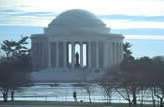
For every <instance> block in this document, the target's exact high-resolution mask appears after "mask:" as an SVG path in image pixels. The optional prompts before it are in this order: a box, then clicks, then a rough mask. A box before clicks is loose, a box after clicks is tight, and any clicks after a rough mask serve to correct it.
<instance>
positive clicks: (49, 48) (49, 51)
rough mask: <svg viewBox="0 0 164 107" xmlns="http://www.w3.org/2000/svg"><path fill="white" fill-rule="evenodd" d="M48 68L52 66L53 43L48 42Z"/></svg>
mask: <svg viewBox="0 0 164 107" xmlns="http://www.w3.org/2000/svg"><path fill="white" fill-rule="evenodd" d="M48 68H51V43H49V42H48Z"/></svg>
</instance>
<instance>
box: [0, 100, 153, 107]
mask: <svg viewBox="0 0 164 107" xmlns="http://www.w3.org/2000/svg"><path fill="white" fill-rule="evenodd" d="M0 104H1V105H2V104H4V105H5V104H6V105H69V106H76V105H78V106H98V107H99V106H108V105H109V106H112V107H128V104H125V103H112V104H106V103H95V102H94V103H91V104H90V103H88V102H63V101H14V102H11V101H9V102H2V101H0ZM137 107H153V106H152V105H150V104H144V105H143V106H141V105H140V104H138V105H137Z"/></svg>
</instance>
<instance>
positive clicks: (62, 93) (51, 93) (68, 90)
mask: <svg viewBox="0 0 164 107" xmlns="http://www.w3.org/2000/svg"><path fill="white" fill-rule="evenodd" d="M74 91H76V93H77V99H78V101H83V102H89V96H88V93H87V91H86V89H85V88H83V87H77V86H76V87H75V86H73V83H60V84H59V85H57V86H54V85H53V86H52V84H50V83H49V84H41V83H40V84H35V85H34V86H32V87H23V88H22V90H20V91H16V93H15V100H27V101H29V100H32V101H74V99H73V96H72V94H73V92H74ZM90 91H91V99H92V101H93V102H106V97H105V93H104V90H103V89H102V88H101V87H100V86H98V85H96V84H92V86H91V87H90ZM145 98H146V99H147V100H151V97H150V96H146V97H145ZM111 99H112V100H111V101H112V102H120V103H128V102H127V101H126V100H124V99H123V98H122V97H121V96H120V95H119V94H118V93H117V92H113V93H112V97H111ZM0 100H2V97H1V98H0ZM9 100H10V98H9Z"/></svg>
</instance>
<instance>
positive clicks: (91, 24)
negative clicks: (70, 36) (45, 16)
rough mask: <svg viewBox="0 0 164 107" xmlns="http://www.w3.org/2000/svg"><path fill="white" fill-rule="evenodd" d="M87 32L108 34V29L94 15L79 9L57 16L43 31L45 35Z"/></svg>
mask: <svg viewBox="0 0 164 107" xmlns="http://www.w3.org/2000/svg"><path fill="white" fill-rule="evenodd" d="M63 31H64V32H83V33H84V32H88V33H95V32H99V33H109V31H110V29H109V28H107V27H106V25H105V24H104V23H103V22H102V21H101V20H100V19H98V18H97V17H96V16H95V15H94V14H92V13H90V12H88V11H86V10H80V9H73V10H68V11H65V12H63V13H61V14H60V15H58V16H57V17H56V18H55V19H54V20H53V21H52V22H51V23H50V24H49V25H48V28H46V29H45V33H55V32H56V33H63Z"/></svg>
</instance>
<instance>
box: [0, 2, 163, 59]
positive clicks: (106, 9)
mask: <svg viewBox="0 0 164 107" xmlns="http://www.w3.org/2000/svg"><path fill="white" fill-rule="evenodd" d="M69 9H84V10H88V11H90V12H92V13H93V14H95V15H96V16H97V17H98V18H99V19H101V20H102V21H103V22H104V23H105V24H106V25H107V26H108V27H110V28H111V29H112V33H113V32H114V33H122V34H123V35H124V36H125V38H126V40H125V41H130V42H131V43H132V45H133V47H132V51H134V52H133V53H134V55H135V56H136V57H140V56H146V55H148V56H156V55H164V48H163V47H164V43H163V42H164V0H0V35H1V37H0V41H3V40H5V39H14V40H17V39H18V38H19V37H20V35H31V34H33V33H42V32H43V31H42V29H43V27H46V26H47V25H48V24H49V23H50V22H51V21H52V20H53V19H54V18H55V17H56V16H57V15H59V14H60V13H61V12H63V11H66V10H69ZM143 41H145V42H143ZM161 41H162V42H161ZM140 43H142V44H143V47H139V46H140ZM148 44H149V46H147V45H148ZM150 45H151V46H150ZM159 45H160V46H159ZM162 45H163V47H162ZM146 46H147V47H146ZM142 48H143V49H142ZM140 49H142V50H147V51H148V54H147V53H144V52H141V51H140ZM154 51H155V52H154Z"/></svg>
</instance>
